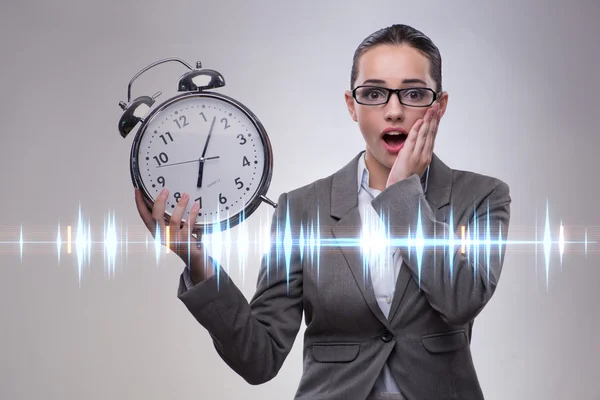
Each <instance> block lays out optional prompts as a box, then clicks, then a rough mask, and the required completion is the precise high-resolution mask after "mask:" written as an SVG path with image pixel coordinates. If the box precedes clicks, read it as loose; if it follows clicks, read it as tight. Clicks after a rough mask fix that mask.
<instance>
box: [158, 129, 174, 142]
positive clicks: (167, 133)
mask: <svg viewBox="0 0 600 400" xmlns="http://www.w3.org/2000/svg"><path fill="white" fill-rule="evenodd" d="M165 134H166V135H168V136H169V139H170V141H171V142H172V141H173V136H171V132H165ZM160 138H161V139H162V140H163V142H165V144H168V142H167V139H166V138H165V135H160Z"/></svg>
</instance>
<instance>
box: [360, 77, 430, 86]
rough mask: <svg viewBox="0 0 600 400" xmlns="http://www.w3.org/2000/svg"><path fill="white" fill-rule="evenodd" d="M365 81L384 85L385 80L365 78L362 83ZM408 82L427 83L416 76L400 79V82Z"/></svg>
mask: <svg viewBox="0 0 600 400" xmlns="http://www.w3.org/2000/svg"><path fill="white" fill-rule="evenodd" d="M366 83H375V84H378V85H385V84H386V82H385V81H384V80H381V79H367V80H366V81H364V82H363V85H364V84H366ZM410 83H420V84H423V85H427V82H425V81H424V80H421V79H417V78H412V79H404V80H403V81H402V84H410Z"/></svg>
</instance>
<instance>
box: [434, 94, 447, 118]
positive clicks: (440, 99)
mask: <svg viewBox="0 0 600 400" xmlns="http://www.w3.org/2000/svg"><path fill="white" fill-rule="evenodd" d="M437 101H438V103H440V110H442V115H441V116H443V115H444V114H445V113H446V107H448V92H442V93H441V94H440V96H439V97H438V99H437Z"/></svg>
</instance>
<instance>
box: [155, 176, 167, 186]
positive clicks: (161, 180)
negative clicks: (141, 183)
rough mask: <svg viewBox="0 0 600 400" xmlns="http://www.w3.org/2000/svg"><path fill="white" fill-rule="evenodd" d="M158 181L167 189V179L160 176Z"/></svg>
mask: <svg viewBox="0 0 600 400" xmlns="http://www.w3.org/2000/svg"><path fill="white" fill-rule="evenodd" d="M156 181H157V182H158V183H159V184H161V185H162V187H165V178H164V177H163V176H159V177H158V178H157V179H156Z"/></svg>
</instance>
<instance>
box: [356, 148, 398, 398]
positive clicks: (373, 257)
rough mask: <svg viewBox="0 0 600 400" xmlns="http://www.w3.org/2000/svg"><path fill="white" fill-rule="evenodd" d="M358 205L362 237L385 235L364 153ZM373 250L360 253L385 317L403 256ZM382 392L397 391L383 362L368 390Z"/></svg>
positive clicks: (390, 303)
mask: <svg viewBox="0 0 600 400" xmlns="http://www.w3.org/2000/svg"><path fill="white" fill-rule="evenodd" d="M357 177H358V207H359V212H360V219H361V222H362V237H363V238H365V234H368V235H369V237H371V238H373V236H372V235H383V238H382V239H384V238H385V226H384V225H383V223H382V222H381V219H380V217H379V214H377V212H376V211H375V209H374V208H373V206H372V205H371V201H372V200H373V199H374V198H375V197H377V196H378V195H379V194H380V193H381V190H377V189H373V188H371V187H369V170H368V169H367V166H366V164H365V153H363V155H362V156H361V157H360V158H359V160H358V175H357ZM373 243H382V240H381V239H380V240H377V239H376V238H374V240H373ZM371 249H372V250H373V251H368V249H365V248H363V252H365V250H367V251H366V253H363V254H367V257H368V264H367V266H368V268H369V272H370V275H371V281H372V282H373V291H374V292H375V299H376V300H377V304H378V305H379V308H381V311H383V315H385V316H386V318H387V317H388V316H389V313H390V307H391V305H392V300H393V298H394V292H395V288H396V279H397V278H398V273H399V272H400V266H401V265H402V258H401V257H400V255H399V253H398V252H397V251H395V250H396V249H392V250H391V251H389V252H385V251H382V250H385V248H381V249H377V248H373V247H371ZM382 392H394V393H398V392H400V389H399V388H398V385H397V384H396V381H395V380H394V378H393V377H392V374H391V373H390V368H389V365H388V363H387V362H386V363H385V364H384V366H383V369H382V370H381V373H380V374H379V376H378V377H377V380H376V381H375V386H374V387H373V389H372V391H371V393H372V394H373V393H382Z"/></svg>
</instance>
